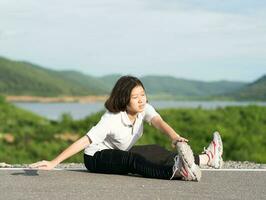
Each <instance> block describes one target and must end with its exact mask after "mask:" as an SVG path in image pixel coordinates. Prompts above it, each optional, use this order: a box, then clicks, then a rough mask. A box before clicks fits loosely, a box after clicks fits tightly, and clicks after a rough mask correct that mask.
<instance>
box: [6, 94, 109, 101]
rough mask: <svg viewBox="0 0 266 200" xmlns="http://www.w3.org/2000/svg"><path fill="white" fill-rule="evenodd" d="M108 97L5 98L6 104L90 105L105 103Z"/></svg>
mask: <svg viewBox="0 0 266 200" xmlns="http://www.w3.org/2000/svg"><path fill="white" fill-rule="evenodd" d="M107 98H108V96H60V97H39V96H5V99H6V101H8V102H25V103H27V102H29V103H30V102H36V103H60V102H78V103H91V102H99V101H100V102H101V101H105V100H106V99H107Z"/></svg>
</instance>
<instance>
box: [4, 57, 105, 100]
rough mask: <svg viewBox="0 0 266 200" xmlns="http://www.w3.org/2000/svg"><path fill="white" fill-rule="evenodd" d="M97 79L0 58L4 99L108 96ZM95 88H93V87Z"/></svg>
mask: <svg viewBox="0 0 266 200" xmlns="http://www.w3.org/2000/svg"><path fill="white" fill-rule="evenodd" d="M99 82H100V81H98V80H97V84H96V82H95V78H91V77H89V76H85V75H82V74H80V73H77V72H76V73H73V72H71V73H70V72H59V71H55V70H50V69H45V68H43V67H40V66H37V65H33V64H31V63H28V62H17V61H11V60H9V59H5V58H1V57H0V93H1V94H5V95H32V96H60V95H96V94H104V93H106V89H105V88H103V84H102V83H99ZM92 86H93V87H92Z"/></svg>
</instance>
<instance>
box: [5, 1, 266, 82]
mask: <svg viewBox="0 0 266 200" xmlns="http://www.w3.org/2000/svg"><path fill="white" fill-rule="evenodd" d="M265 19H266V1H263V0H128V1H125V0H97V1H92V0H75V1H68V0H19V1H17V0H1V1H0V55H1V56H4V57H7V58H10V59H15V60H25V61H29V62H32V63H36V64H38V65H41V66H44V67H47V68H51V69H56V70H65V69H74V70H78V71H81V72H84V73H86V74H90V75H94V76H101V75H106V74H111V73H121V74H133V75H136V76H142V75H172V76H175V77H179V78H187V79H196V80H205V81H212V80H240V81H254V80H256V79H257V78H259V77H260V76H262V75H263V74H266V22H265Z"/></svg>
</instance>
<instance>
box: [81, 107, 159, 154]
mask: <svg viewBox="0 0 266 200" xmlns="http://www.w3.org/2000/svg"><path fill="white" fill-rule="evenodd" d="M155 116H160V115H159V114H158V113H157V112H156V110H155V109H154V108H153V107H152V106H151V105H150V104H148V103H147V104H146V105H145V108H144V111H143V112H141V113H138V114H137V118H136V121H135V123H134V125H133V124H132V122H131V121H130V119H129V117H128V115H127V113H126V112H125V111H124V112H122V111H121V112H119V113H111V112H108V111H107V112H106V113H105V114H104V115H103V116H102V118H101V120H100V121H99V122H98V124H97V125H96V126H94V127H92V128H91V129H90V131H89V132H88V133H87V134H86V135H87V136H88V137H89V138H90V139H91V141H92V143H91V144H90V145H89V146H88V147H86V148H85V150H84V153H85V154H87V155H91V156H93V155H94V153H95V152H97V151H101V150H103V149H120V150H124V151H127V150H129V149H130V148H131V147H132V146H133V145H134V144H135V143H136V142H137V140H138V139H139V138H140V137H141V136H142V133H143V122H144V121H146V122H148V123H149V124H150V123H151V120H152V118H153V117H155Z"/></svg>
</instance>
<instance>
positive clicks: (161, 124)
mask: <svg viewBox="0 0 266 200" xmlns="http://www.w3.org/2000/svg"><path fill="white" fill-rule="evenodd" d="M151 124H152V125H153V126H154V127H155V128H157V129H159V130H160V131H161V132H163V133H164V134H166V135H167V136H168V137H169V138H170V139H171V141H172V144H173V145H175V144H176V142H188V140H187V139H186V138H183V137H181V136H180V135H179V134H177V133H176V132H175V130H174V129H173V128H172V127H171V126H169V125H168V124H167V123H166V122H165V121H164V120H163V119H162V118H161V117H160V116H155V117H153V118H152V120H151Z"/></svg>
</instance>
